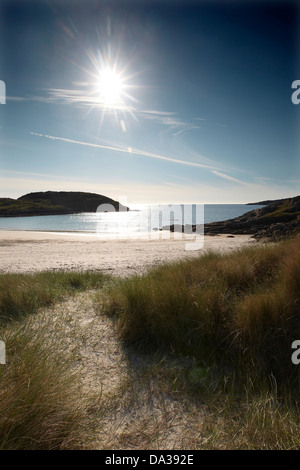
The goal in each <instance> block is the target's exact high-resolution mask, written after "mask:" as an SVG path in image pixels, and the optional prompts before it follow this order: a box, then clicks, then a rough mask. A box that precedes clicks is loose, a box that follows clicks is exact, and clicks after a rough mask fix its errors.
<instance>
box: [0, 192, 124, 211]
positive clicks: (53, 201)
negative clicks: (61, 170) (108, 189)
mask: <svg viewBox="0 0 300 470" xmlns="http://www.w3.org/2000/svg"><path fill="white" fill-rule="evenodd" d="M104 204H105V207H104V210H106V211H109V210H110V208H111V210H113V209H114V210H115V211H119V210H121V211H128V210H129V209H128V207H126V206H123V205H122V204H119V202H117V201H115V200H113V199H111V198H109V197H106V196H103V195H100V194H95V193H85V192H76V191H74V192H72V191H46V192H38V193H29V194H25V196H21V197H19V198H18V199H10V198H0V217H22V216H33V215H60V214H78V213H82V212H96V211H97V209H98V208H99V206H102V205H104ZM109 206H110V208H109Z"/></svg>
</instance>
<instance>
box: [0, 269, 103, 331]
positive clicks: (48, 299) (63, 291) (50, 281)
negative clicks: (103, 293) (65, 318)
mask: <svg viewBox="0 0 300 470" xmlns="http://www.w3.org/2000/svg"><path fill="white" fill-rule="evenodd" d="M107 279H108V276H107V275H104V274H102V273H99V272H84V273H79V272H63V271H57V272H51V271H47V272H41V273H36V274H3V275H0V325H1V324H3V323H6V322H8V321H12V320H16V319H20V318H24V317H26V316H27V315H30V314H33V313H36V312H37V311H38V309H40V308H42V307H46V306H49V305H51V304H53V303H55V302H57V301H59V300H62V299H63V298H64V297H67V296H69V295H72V294H74V293H76V292H80V291H84V290H87V289H99V288H101V287H102V286H103V284H104V283H105V282H106V281H107Z"/></svg>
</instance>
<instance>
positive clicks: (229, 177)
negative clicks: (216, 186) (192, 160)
mask: <svg viewBox="0 0 300 470" xmlns="http://www.w3.org/2000/svg"><path fill="white" fill-rule="evenodd" d="M212 173H214V175H217V176H220V178H224V179H225V180H228V181H232V182H234V183H238V184H243V185H249V183H247V182H246V181H242V180H239V179H237V178H234V177H233V176H229V175H226V174H225V173H221V172H220V171H217V170H212Z"/></svg>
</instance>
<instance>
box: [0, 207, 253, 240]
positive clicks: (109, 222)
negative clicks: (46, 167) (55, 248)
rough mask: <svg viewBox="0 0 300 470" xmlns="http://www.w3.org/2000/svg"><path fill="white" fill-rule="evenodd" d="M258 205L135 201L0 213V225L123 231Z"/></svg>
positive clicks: (216, 217)
mask: <svg viewBox="0 0 300 470" xmlns="http://www.w3.org/2000/svg"><path fill="white" fill-rule="evenodd" d="M260 207H262V206H258V205H255V206H247V205H245V204H205V205H199V204H198V205H191V204H186V205H179V204H178V205H174V206H169V205H152V206H148V205H139V206H137V205H136V206H134V209H135V210H133V211H130V212H115V213H114V212H106V213H101V212H88V213H84V214H73V215H47V216H32V217H0V229H10V230H42V231H52V232H82V233H99V234H104V235H105V234H107V235H111V234H118V235H122V234H126V233H134V232H147V231H148V230H153V229H154V230H155V229H158V228H161V227H162V226H164V225H169V224H170V223H171V224H172V223H175V224H195V223H197V224H201V223H203V217H204V223H209V222H217V221H222V220H227V219H232V218H234V217H238V216H240V215H242V214H244V213H245V212H249V211H251V210H254V209H258V208H260Z"/></svg>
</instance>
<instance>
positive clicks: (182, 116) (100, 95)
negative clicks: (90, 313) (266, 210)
mask: <svg viewBox="0 0 300 470" xmlns="http://www.w3.org/2000/svg"><path fill="white" fill-rule="evenodd" d="M299 21H300V17H299V7H297V2H295V1H284V2H282V1H276V0H273V1H271V0H269V1H256V0H252V1H251V2H250V1H246V0H245V1H241V0H239V1H233V0H230V1H229V0H228V1H227V0H222V1H215V0H209V1H208V0H207V1H204V0H203V1H202V0H198V1H195V0H194V1H192V0H185V1H184V2H182V1H177V0H172V1H171V0H160V1H158V0H139V1H135V0H123V1H121V0H119V1H115V0H110V1H103V0H101V1H98V0H86V1H78V0H73V1H68V0H64V1H63V0H55V1H52V0H47V1H46V0H45V1H44V0H39V1H33V0H32V1H31V0H26V1H24V0H23V1H16V0H9V1H8V0H1V4H0V80H1V81H2V82H4V83H5V87H6V88H5V96H6V104H0V197H13V198H16V197H19V196H21V195H23V194H26V193H28V192H34V191H47V190H54V191H60V190H61V191H86V192H94V193H98V194H104V195H106V196H109V197H113V198H115V199H117V200H121V201H123V202H125V203H126V202H127V203H128V204H129V205H130V204H135V203H218V204H219V203H247V202H255V201H260V200H264V199H277V198H283V197H292V196H296V195H298V194H299V193H300V191H299V188H300V158H299V149H300V145H299V132H298V127H299V124H300V120H299V114H300V105H299V106H298V105H295V104H293V103H292V100H291V96H292V93H293V90H292V88H291V86H292V83H293V81H295V80H297V79H299V80H300V70H299V64H300V61H299V60H298V59H300V56H299V47H298V46H299Z"/></svg>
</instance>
